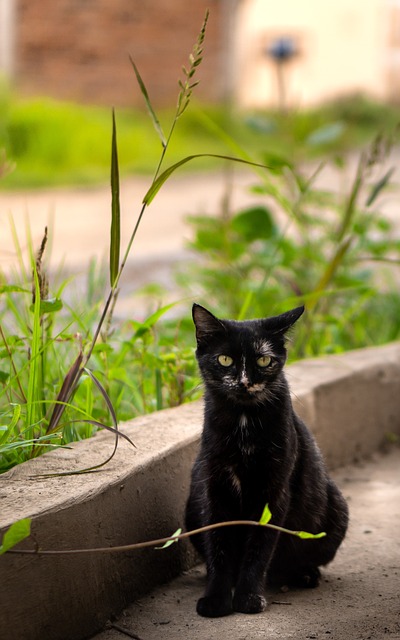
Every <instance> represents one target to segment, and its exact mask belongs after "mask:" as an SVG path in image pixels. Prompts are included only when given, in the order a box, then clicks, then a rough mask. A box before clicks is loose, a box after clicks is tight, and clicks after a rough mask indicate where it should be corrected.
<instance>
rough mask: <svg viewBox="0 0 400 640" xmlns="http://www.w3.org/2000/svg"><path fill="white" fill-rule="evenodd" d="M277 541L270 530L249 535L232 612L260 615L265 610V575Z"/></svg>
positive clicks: (274, 534)
mask: <svg viewBox="0 0 400 640" xmlns="http://www.w3.org/2000/svg"><path fill="white" fill-rule="evenodd" d="M277 540H278V534H277V533H276V532H274V531H271V530H261V529H260V530H258V531H253V532H251V533H250V534H249V536H248V539H247V544H246V549H245V553H244V557H243V560H242V563H241V567H240V572H239V577H238V580H237V583H236V589H235V596H234V598H233V609H234V611H237V612H240V613H261V612H262V611H264V610H265V609H266V607H267V599H266V597H265V585H266V575H267V570H268V565H269V564H270V562H271V559H272V556H273V553H274V550H275V547H276V544H277Z"/></svg>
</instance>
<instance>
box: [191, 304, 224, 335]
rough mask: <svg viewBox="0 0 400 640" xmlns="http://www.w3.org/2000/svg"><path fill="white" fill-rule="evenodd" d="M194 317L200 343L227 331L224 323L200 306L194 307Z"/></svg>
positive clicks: (195, 305)
mask: <svg viewBox="0 0 400 640" xmlns="http://www.w3.org/2000/svg"><path fill="white" fill-rule="evenodd" d="M192 316H193V322H194V324H195V327H196V339H197V342H198V343H200V342H206V341H207V340H208V339H209V338H211V337H212V336H215V335H216V334H218V333H222V332H225V331H226V329H225V327H224V325H223V324H222V322H221V321H220V320H218V318H216V317H215V316H214V315H213V314H212V313H211V312H210V311H207V309H205V308H204V307H202V306H201V305H199V304H196V303H195V304H194V305H193V307H192Z"/></svg>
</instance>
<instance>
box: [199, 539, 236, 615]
mask: <svg viewBox="0 0 400 640" xmlns="http://www.w3.org/2000/svg"><path fill="white" fill-rule="evenodd" d="M205 555H206V566H207V586H206V591H205V594H204V596H203V597H202V598H200V600H199V601H198V602H197V613H198V614H199V615H201V616H204V617H207V618H219V617H222V616H227V615H229V614H231V613H233V606H232V589H233V586H234V579H235V560H234V550H233V547H232V540H231V536H229V533H228V532H226V531H225V532H223V531H212V532H209V533H208V535H207V540H206V554H205Z"/></svg>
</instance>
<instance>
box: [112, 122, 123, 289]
mask: <svg viewBox="0 0 400 640" xmlns="http://www.w3.org/2000/svg"><path fill="white" fill-rule="evenodd" d="M120 247H121V211H120V200H119V167H118V148H117V129H116V125H115V112H114V109H113V112H112V140H111V236H110V283H111V287H114V285H115V283H116V281H117V278H118V272H119V257H120Z"/></svg>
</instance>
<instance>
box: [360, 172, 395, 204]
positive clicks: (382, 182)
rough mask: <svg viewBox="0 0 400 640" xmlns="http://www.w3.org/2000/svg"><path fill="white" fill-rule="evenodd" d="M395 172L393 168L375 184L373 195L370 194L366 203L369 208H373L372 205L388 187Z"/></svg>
mask: <svg viewBox="0 0 400 640" xmlns="http://www.w3.org/2000/svg"><path fill="white" fill-rule="evenodd" d="M394 171H395V167H391V168H390V169H389V171H387V172H386V173H385V175H384V176H383V177H382V178H381V179H380V180H378V182H377V183H376V184H374V186H373V187H372V189H371V193H370V194H369V196H368V198H367V201H366V203H365V205H366V206H367V207H370V206H371V204H372V203H373V202H374V201H375V200H376V198H377V197H378V195H379V194H380V192H381V191H382V189H384V188H385V187H386V185H387V183H388V182H389V180H390V178H391V177H392V174H393V173H394Z"/></svg>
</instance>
